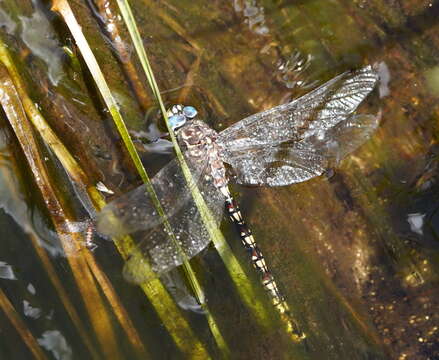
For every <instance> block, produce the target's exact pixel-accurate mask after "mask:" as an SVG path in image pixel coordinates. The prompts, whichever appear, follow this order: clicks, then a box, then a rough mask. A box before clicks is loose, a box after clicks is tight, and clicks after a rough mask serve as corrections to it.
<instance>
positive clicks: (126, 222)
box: [98, 66, 378, 314]
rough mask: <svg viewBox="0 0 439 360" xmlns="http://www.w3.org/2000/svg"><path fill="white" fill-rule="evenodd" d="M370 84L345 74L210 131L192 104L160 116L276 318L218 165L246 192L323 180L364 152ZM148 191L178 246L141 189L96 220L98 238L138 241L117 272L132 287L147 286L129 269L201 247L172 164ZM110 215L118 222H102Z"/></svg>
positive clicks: (158, 268)
mask: <svg viewBox="0 0 439 360" xmlns="http://www.w3.org/2000/svg"><path fill="white" fill-rule="evenodd" d="M377 80H378V75H377V73H376V71H375V70H374V69H373V68H372V67H371V66H367V67H364V68H362V69H360V70H358V71H348V72H345V73H343V74H341V75H338V76H337V77H335V78H333V79H332V80H330V81H328V82H327V83H325V84H323V85H322V86H320V87H318V88H317V89H315V90H313V91H311V92H310V93H308V94H306V95H304V96H302V97H300V98H298V99H296V100H294V101H292V102H290V103H287V104H284V105H280V106H277V107H275V108H272V109H270V110H267V111H264V112H261V113H258V114H255V115H252V116H249V117H248V118H245V119H244V120H241V121H239V122H237V123H236V124H234V125H232V126H230V127H228V128H227V129H225V130H223V131H221V132H219V133H218V132H216V131H215V130H213V129H212V128H210V127H209V126H208V125H207V124H206V123H204V122H203V121H201V120H197V119H196V116H197V111H196V110H195V108H193V107H191V106H183V105H175V106H173V107H172V108H171V109H170V110H169V113H168V115H169V121H170V122H171V125H172V128H173V130H174V131H175V134H176V136H177V139H178V141H179V143H180V145H181V146H182V148H183V149H184V150H185V158H186V161H187V163H188V166H189V168H190V170H191V172H192V175H193V178H194V179H195V183H196V184H197V186H198V188H199V189H200V191H201V192H202V194H203V196H204V198H205V201H206V204H207V205H208V207H209V208H210V210H211V212H212V214H213V215H214V218H215V220H216V222H217V224H218V225H219V223H220V222H221V219H222V215H223V210H224V204H226V208H227V212H228V215H229V217H230V218H231V220H232V221H233V222H234V223H235V224H236V226H237V228H238V230H239V233H240V237H241V241H242V244H243V245H244V247H245V248H246V249H247V250H248V251H249V253H250V256H251V261H252V264H253V266H254V268H255V269H257V270H258V272H259V273H260V274H261V281H262V284H263V286H264V288H265V289H266V290H267V292H268V293H269V295H270V297H271V300H272V302H273V304H274V306H275V307H276V309H277V310H278V311H279V312H280V313H281V314H285V313H288V312H289V309H288V305H287V303H286V302H285V300H284V298H283V297H282V296H281V294H280V292H279V289H278V286H277V284H276V282H275V280H274V278H273V276H272V274H271V272H270V271H269V269H268V267H267V265H266V261H265V259H264V256H263V255H262V252H261V250H260V249H259V247H258V246H257V244H256V243H255V240H254V238H253V236H252V233H251V231H250V229H249V228H248V227H247V226H246V224H245V223H244V220H243V217H242V215H241V212H240V210H239V208H238V206H237V204H236V202H235V200H234V199H233V198H232V196H231V193H230V191H229V189H228V183H229V177H228V176H227V171H226V170H227V169H226V165H225V164H228V165H229V166H230V167H231V169H232V170H233V171H234V173H235V177H234V179H235V180H236V181H237V182H238V183H240V184H248V185H265V186H281V185H289V184H293V183H298V182H302V181H306V180H308V179H311V178H313V177H316V176H319V175H321V174H323V173H324V172H325V171H326V169H328V167H330V166H334V165H336V164H337V163H338V162H339V161H340V160H341V159H343V158H344V157H345V156H346V155H347V154H349V153H350V152H352V151H353V150H355V149H356V148H357V147H359V146H360V145H361V144H363V143H364V142H365V141H366V140H367V139H368V138H369V137H370V135H371V134H372V133H373V131H374V130H375V129H376V127H377V126H378V117H377V116H374V115H365V114H363V115H355V114H354V112H355V110H356V109H357V107H358V106H359V105H360V103H361V102H362V101H363V100H364V99H365V98H366V96H367V95H368V94H369V93H370V92H371V91H372V90H373V88H374V87H375V85H376V83H377ZM152 184H153V186H154V189H155V191H156V193H157V195H158V198H159V200H160V202H161V204H162V206H163V208H164V210H165V212H166V214H167V217H168V221H169V223H170V225H171V226H172V228H173V231H174V234H175V235H176V237H177V240H178V242H179V244H178V245H179V246H177V245H176V244H175V243H174V242H172V241H171V240H170V239H169V236H168V235H167V233H166V231H165V230H164V227H163V224H162V222H163V219H162V218H160V217H159V216H158V214H157V212H156V210H155V208H154V206H153V204H152V201H151V200H150V198H149V194H148V193H147V191H146V189H145V187H144V186H140V187H138V188H137V189H135V190H133V191H131V192H129V193H127V194H125V195H123V196H121V197H119V198H117V199H116V200H114V201H113V202H111V203H110V204H108V205H107V206H106V207H105V208H104V209H103V210H102V212H101V213H100V215H99V219H98V230H99V231H100V232H102V233H104V234H106V235H109V236H120V235H124V234H135V238H136V239H139V241H140V242H139V247H140V249H141V250H142V254H143V255H144V257H143V256H142V257H139V256H132V257H131V258H130V259H129V260H128V261H127V263H126V265H125V268H124V274H125V277H126V278H127V279H129V280H130V281H133V282H136V283H141V282H143V281H145V280H148V279H146V278H145V277H144V276H143V274H141V273H139V272H137V271H136V269H138V268H139V267H141V266H139V265H141V264H140V262H144V261H145V260H144V259H145V258H147V259H148V260H149V262H150V264H151V266H152V269H153V270H154V272H155V273H156V274H161V273H164V272H167V271H169V270H171V269H172V268H174V267H176V266H178V265H181V264H182V263H183V259H182V256H181V252H180V251H181V249H182V250H183V251H184V255H185V256H186V257H187V258H191V257H193V256H195V255H196V254H198V253H199V252H200V251H201V250H203V249H204V248H205V247H206V246H207V245H208V243H209V242H210V237H209V235H208V233H207V231H206V229H205V228H204V225H203V222H202V221H201V217H200V214H199V213H198V211H197V207H196V205H195V203H194V201H193V199H192V197H191V195H190V189H189V187H188V186H191V185H188V184H187V183H186V180H185V178H184V177H183V175H182V173H181V169H180V166H179V164H178V162H177V161H176V160H173V161H171V162H170V163H169V164H168V165H166V166H165V167H164V168H163V169H162V170H161V171H160V172H159V173H158V174H157V175H156V176H155V177H154V178H153V179H152ZM114 216H116V218H117V220H118V221H117V222H114V221H110V220H109V219H111V218H113V217H114ZM178 247H180V249H179V248H178Z"/></svg>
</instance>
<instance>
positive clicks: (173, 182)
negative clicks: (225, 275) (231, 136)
mask: <svg viewBox="0 0 439 360" xmlns="http://www.w3.org/2000/svg"><path fill="white" fill-rule="evenodd" d="M188 165H189V164H188ZM193 167H194V166H190V168H193ZM201 168H202V169H203V171H200V170H198V171H197V169H193V171H194V172H195V175H196V176H195V177H198V181H197V187H198V188H199V190H200V191H201V193H202V195H203V197H204V199H205V201H206V204H207V206H208V207H209V209H210V211H211V212H212V214H213V217H214V219H215V221H216V223H217V225H219V224H220V222H221V219H222V215H223V210H224V197H223V195H222V194H221V193H220V192H219V191H218V190H217V189H216V188H215V187H214V186H213V183H212V180H211V179H209V178H208V177H207V176H206V172H205V171H204V169H206V166H201ZM193 174H194V173H193ZM151 182H152V184H153V186H154V189H155V191H156V193H157V196H158V198H159V200H160V203H161V205H162V207H163V209H164V211H165V213H166V215H167V220H168V222H169V224H170V226H171V228H172V231H173V234H174V235H175V240H176V241H177V244H176V242H175V240H173V239H172V238H171V237H170V236H169V234H168V232H167V231H166V228H165V226H164V223H163V218H162V217H160V216H159V215H158V214H157V210H156V209H155V207H154V205H153V203H152V201H151V199H150V197H149V194H148V193H146V189H145V187H144V186H141V187H140V189H139V188H137V189H135V190H133V191H132V192H130V193H128V194H126V195H123V196H122V197H121V198H118V199H116V200H115V201H113V202H111V203H110V204H108V205H107V206H106V207H105V208H104V209H103V211H102V212H101V213H100V214H99V216H98V231H99V232H101V233H103V234H106V235H111V236H120V235H125V234H131V236H132V237H133V239H134V241H135V243H136V244H137V247H136V249H134V251H133V252H132V253H131V254H129V255H130V257H129V259H128V261H127V262H126V264H125V267H124V276H125V278H126V279H127V280H129V281H131V282H135V283H142V282H144V281H147V280H150V279H151V277H152V276H153V275H154V276H157V275H160V274H162V273H164V272H167V271H169V270H171V269H173V268H175V267H176V266H178V265H181V264H182V263H183V259H184V258H187V259H189V258H191V257H193V256H195V255H196V254H198V253H199V252H200V251H201V250H203V249H204V248H205V247H206V246H207V245H208V244H209V242H210V237H209V234H208V232H207V230H206V229H205V227H204V225H203V222H202V220H201V216H200V214H199V212H198V209H197V206H196V204H195V203H194V201H193V199H192V196H191V189H190V188H189V187H188V186H187V184H186V181H185V179H184V176H183V174H182V171H181V168H180V166H179V164H178V162H177V161H176V160H173V161H172V162H171V163H169V164H168V165H166V166H165V167H164V168H163V169H162V170H161V171H160V172H159V173H158V174H157V175H156V176H154V178H153V179H152V181H151ZM191 186H192V185H191ZM132 201H134V204H130V202H132ZM181 251H183V253H182V252H181ZM145 266H147V267H148V268H152V273H151V272H146V271H144V270H145Z"/></svg>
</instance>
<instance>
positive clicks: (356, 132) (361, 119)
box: [302, 114, 380, 166]
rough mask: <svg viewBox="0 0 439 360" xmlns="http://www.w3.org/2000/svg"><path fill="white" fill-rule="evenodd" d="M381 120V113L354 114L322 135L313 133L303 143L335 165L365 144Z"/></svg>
mask: <svg viewBox="0 0 439 360" xmlns="http://www.w3.org/2000/svg"><path fill="white" fill-rule="evenodd" d="M379 122H380V115H378V116H375V115H370V114H359V115H353V116H350V117H349V118H347V119H346V120H344V121H340V122H339V123H338V124H336V125H335V126H334V127H332V128H330V129H329V130H327V131H326V132H325V133H324V135H323V136H322V137H321V136H318V135H312V136H309V137H307V138H306V139H305V140H303V141H302V143H303V145H304V146H306V147H309V148H314V149H316V151H318V152H319V153H320V154H321V155H322V156H324V157H325V158H327V159H328V162H330V165H331V166H334V165H337V164H338V163H339V162H340V161H341V160H343V159H344V158H345V157H346V156H347V155H348V154H349V153H351V152H353V151H355V150H356V149H357V148H358V147H360V146H361V145H362V144H364V143H365V142H366V141H367V140H368V139H369V138H370V137H371V135H372V134H373V133H374V131H375V130H376V129H377V127H378V125H379Z"/></svg>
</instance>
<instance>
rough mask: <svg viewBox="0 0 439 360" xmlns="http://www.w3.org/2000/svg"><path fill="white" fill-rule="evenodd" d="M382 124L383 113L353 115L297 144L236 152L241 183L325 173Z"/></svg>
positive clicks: (290, 181) (235, 164)
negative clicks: (318, 134) (380, 117)
mask: <svg viewBox="0 0 439 360" xmlns="http://www.w3.org/2000/svg"><path fill="white" fill-rule="evenodd" d="M378 124H379V116H374V115H369V114H361V115H352V116H350V117H349V118H347V119H345V120H343V121H341V122H339V123H338V124H336V125H335V126H333V127H332V128H330V129H329V130H328V131H326V132H325V133H324V135H325V136H324V137H320V136H317V135H312V136H309V137H307V138H306V139H304V140H302V141H299V142H297V143H291V142H290V143H283V144H280V145H278V146H272V147H256V148H253V149H251V150H246V151H241V152H234V153H233V154H234V157H230V158H229V161H230V162H231V163H232V164H233V167H234V171H235V173H236V175H237V182H238V183H240V184H245V185H268V186H284V185H289V184H293V183H298V182H302V181H306V180H309V179H311V178H313V177H315V176H319V175H321V174H322V173H323V172H324V171H325V170H326V169H327V168H328V167H329V166H333V165H336V164H338V162H339V161H341V160H342V159H343V158H344V157H346V156H347V155H348V154H349V153H351V152H352V151H354V150H355V149H357V148H358V147H359V146H361V145H362V144H363V143H364V142H366V141H367V140H368V139H369V138H370V136H371V135H372V133H373V132H374V131H375V130H376V128H377V127H378Z"/></svg>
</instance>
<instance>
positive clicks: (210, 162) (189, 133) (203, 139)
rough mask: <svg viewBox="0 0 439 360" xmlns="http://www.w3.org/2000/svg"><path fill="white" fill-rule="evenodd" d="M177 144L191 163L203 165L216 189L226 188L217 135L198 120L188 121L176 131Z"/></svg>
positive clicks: (221, 153)
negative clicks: (195, 162)
mask: <svg viewBox="0 0 439 360" xmlns="http://www.w3.org/2000/svg"><path fill="white" fill-rule="evenodd" d="M176 135H177V139H178V142H179V143H180V146H182V147H183V148H184V149H185V150H186V151H187V156H188V157H189V158H190V159H191V161H197V162H199V163H200V164H204V163H205V162H206V161H207V166H208V171H207V175H210V176H211V177H212V179H213V183H214V185H215V186H216V187H218V188H220V187H223V186H226V185H227V183H228V179H227V176H226V169H225V167H224V162H223V148H222V146H221V144H219V143H218V142H217V137H218V133H217V132H216V131H215V130H213V129H212V128H210V127H209V126H208V125H207V124H206V123H204V122H203V121H200V120H191V121H188V122H187V123H186V124H185V125H184V126H183V127H181V128H180V129H179V130H177V131H176Z"/></svg>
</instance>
